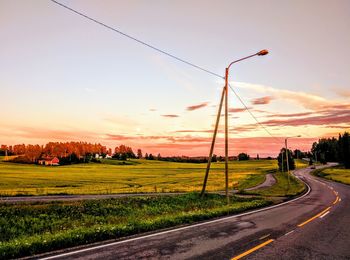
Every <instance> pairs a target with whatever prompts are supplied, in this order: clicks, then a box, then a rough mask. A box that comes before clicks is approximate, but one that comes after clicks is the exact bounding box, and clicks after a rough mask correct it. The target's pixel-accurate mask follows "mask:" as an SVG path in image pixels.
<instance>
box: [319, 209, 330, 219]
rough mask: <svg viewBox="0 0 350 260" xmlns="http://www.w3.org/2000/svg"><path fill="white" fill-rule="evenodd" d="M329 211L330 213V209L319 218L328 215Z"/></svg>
mask: <svg viewBox="0 0 350 260" xmlns="http://www.w3.org/2000/svg"><path fill="white" fill-rule="evenodd" d="M328 213H329V210H328V211H327V212H326V213H324V214H322V215H321V216H320V217H319V218H323V217H324V216H326V215H327V214H328Z"/></svg>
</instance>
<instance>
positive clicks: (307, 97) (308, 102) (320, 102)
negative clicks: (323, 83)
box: [232, 82, 334, 110]
mask: <svg viewBox="0 0 350 260" xmlns="http://www.w3.org/2000/svg"><path fill="white" fill-rule="evenodd" d="M232 84H233V85H235V86H236V87H239V88H242V89H249V90H254V91H256V92H259V93H264V94H267V93H268V94H270V96H271V97H273V98H275V99H284V100H288V101H291V102H294V103H296V104H299V105H301V106H303V107H304V108H307V109H312V110H314V109H320V108H322V107H324V106H327V105H332V104H333V103H334V101H331V100H329V99H325V98H323V97H321V96H318V95H313V94H309V93H306V92H302V91H291V90H286V89H278V88H273V87H270V86H264V85H259V84H252V83H245V82H233V83H232Z"/></svg>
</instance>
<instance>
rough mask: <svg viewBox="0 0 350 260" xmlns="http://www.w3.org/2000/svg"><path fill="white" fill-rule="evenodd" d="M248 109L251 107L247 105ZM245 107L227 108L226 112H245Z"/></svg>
mask: <svg viewBox="0 0 350 260" xmlns="http://www.w3.org/2000/svg"><path fill="white" fill-rule="evenodd" d="M248 109H251V107H248ZM245 111H246V108H244V107H242V108H229V110H228V112H230V113H240V112H245Z"/></svg>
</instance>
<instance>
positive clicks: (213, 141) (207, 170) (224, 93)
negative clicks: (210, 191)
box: [201, 50, 269, 203]
mask: <svg viewBox="0 0 350 260" xmlns="http://www.w3.org/2000/svg"><path fill="white" fill-rule="evenodd" d="M268 53H269V52H268V51H267V50H261V51H259V52H257V53H255V54H252V55H249V56H246V57H244V58H241V59H239V60H235V61H233V62H231V63H230V64H229V65H228V66H227V68H226V69H225V86H224V87H223V89H222V93H221V99H220V104H219V110H218V114H217V118H216V123H215V128H214V133H213V139H212V142H211V147H210V151H209V158H208V164H207V168H206V171H205V177H204V182H203V187H202V192H201V196H202V197H203V196H204V193H205V188H206V185H207V181H208V175H209V170H210V165H211V159H212V156H213V151H214V146H215V139H216V134H217V131H218V126H219V121H220V116H221V109H222V103H223V100H224V98H225V194H226V199H227V203H229V195H228V85H229V84H228V77H229V70H230V67H231V66H232V65H233V64H234V63H237V62H239V61H242V60H246V59H249V58H252V57H254V56H264V55H266V54H268Z"/></svg>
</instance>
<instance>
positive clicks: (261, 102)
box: [252, 96, 273, 105]
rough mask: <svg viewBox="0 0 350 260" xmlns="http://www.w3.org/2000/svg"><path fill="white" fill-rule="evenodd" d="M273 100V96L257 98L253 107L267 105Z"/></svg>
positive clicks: (253, 101)
mask: <svg viewBox="0 0 350 260" xmlns="http://www.w3.org/2000/svg"><path fill="white" fill-rule="evenodd" d="M272 99H273V97H271V96H265V97H261V98H256V99H254V100H252V104H253V105H266V104H269V103H270V102H271V100H272Z"/></svg>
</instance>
